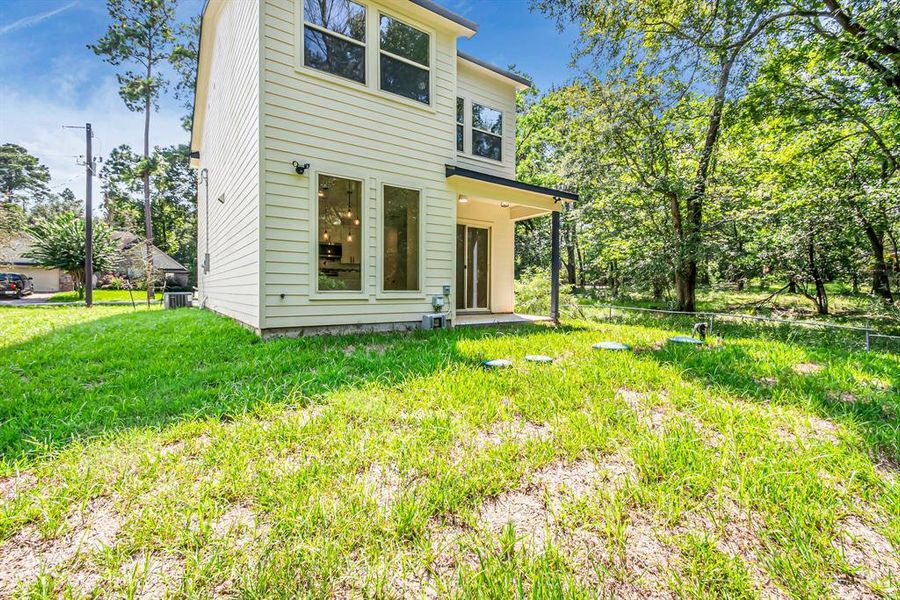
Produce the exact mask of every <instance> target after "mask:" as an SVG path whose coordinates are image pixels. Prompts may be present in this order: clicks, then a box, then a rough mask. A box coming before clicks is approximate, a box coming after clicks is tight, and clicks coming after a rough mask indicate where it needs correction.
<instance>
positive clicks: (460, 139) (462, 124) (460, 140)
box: [456, 98, 466, 152]
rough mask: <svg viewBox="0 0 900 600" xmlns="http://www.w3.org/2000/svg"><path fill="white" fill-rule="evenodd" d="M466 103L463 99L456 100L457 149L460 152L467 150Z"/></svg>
mask: <svg viewBox="0 0 900 600" xmlns="http://www.w3.org/2000/svg"><path fill="white" fill-rule="evenodd" d="M465 129H466V101H465V100H463V99H462V98H457V99H456V149H457V150H458V151H459V152H462V151H464V150H465V145H466V140H465V137H466V133H465Z"/></svg>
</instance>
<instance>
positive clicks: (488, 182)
mask: <svg viewBox="0 0 900 600" xmlns="http://www.w3.org/2000/svg"><path fill="white" fill-rule="evenodd" d="M447 180H448V182H449V183H450V186H451V189H452V190H453V191H454V192H456V197H457V205H456V244H455V248H456V252H455V261H456V264H455V273H456V275H455V282H454V283H455V285H454V288H455V294H454V297H453V298H451V302H452V309H453V321H454V323H455V324H457V325H500V324H512V323H534V322H539V321H551V320H552V321H557V320H558V319H559V270H560V219H559V217H560V210H561V209H562V207H563V204H564V203H565V202H574V201H575V200H577V198H578V196H577V194H574V193H571V192H564V191H561V190H554V189H550V188H545V187H541V186H536V185H531V184H526V183H521V182H519V181H515V180H513V179H507V178H503V177H498V176H496V175H491V174H487V173H482V172H479V171H473V170H470V169H464V168H461V167H455V166H451V165H447ZM545 215H550V216H551V219H550V226H549V228H548V231H547V235H548V236H549V237H550V242H551V256H550V273H551V297H550V314H548V315H517V314H516V313H515V294H514V280H515V272H514V271H515V224H516V223H517V222H518V221H522V220H525V219H533V218H536V217H540V216H545Z"/></svg>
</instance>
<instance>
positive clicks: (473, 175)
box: [445, 165, 578, 204]
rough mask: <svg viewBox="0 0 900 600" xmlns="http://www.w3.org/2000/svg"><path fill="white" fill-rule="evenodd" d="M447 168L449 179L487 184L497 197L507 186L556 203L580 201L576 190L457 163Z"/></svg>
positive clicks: (509, 188) (500, 195) (507, 188)
mask: <svg viewBox="0 0 900 600" xmlns="http://www.w3.org/2000/svg"><path fill="white" fill-rule="evenodd" d="M445 169H446V175H447V179H462V180H470V181H477V182H480V183H482V184H486V185H487V186H488V188H489V189H491V188H493V189H494V190H495V191H496V194H497V197H502V195H503V192H504V188H505V189H506V190H516V191H518V192H527V193H528V194H533V195H536V196H540V197H543V198H550V199H552V200H553V201H554V203H556V204H559V203H563V202H577V201H578V194H576V193H574V192H566V191H563V190H555V189H553V188H548V187H543V186H540V185H534V184H531V183H523V182H521V181H516V180H515V179H508V178H506V177H500V176H498V175H491V174H490V173H482V172H481V171H473V170H472V169H466V168H463V167H458V166H456V165H445Z"/></svg>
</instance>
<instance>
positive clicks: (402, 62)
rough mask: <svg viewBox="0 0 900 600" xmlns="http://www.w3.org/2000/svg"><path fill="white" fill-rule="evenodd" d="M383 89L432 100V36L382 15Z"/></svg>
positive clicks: (418, 100) (416, 99)
mask: <svg viewBox="0 0 900 600" xmlns="http://www.w3.org/2000/svg"><path fill="white" fill-rule="evenodd" d="M380 30H381V57H380V59H381V61H380V68H381V89H382V90H384V91H386V92H391V93H393V94H398V95H400V96H403V97H405V98H409V99H411V100H415V101H417V102H421V103H423V104H430V103H431V68H430V66H429V62H430V56H431V39H430V36H429V35H428V34H427V33H425V32H424V31H419V30H418V29H416V28H415V27H410V26H409V25H407V24H406V23H401V22H400V21H398V20H396V19H393V18H391V17H388V16H385V15H381V22H380Z"/></svg>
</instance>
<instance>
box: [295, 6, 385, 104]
mask: <svg viewBox="0 0 900 600" xmlns="http://www.w3.org/2000/svg"><path fill="white" fill-rule="evenodd" d="M351 1H354V3H355V4H358V5H360V6H362V7H363V10H364V11H365V23H364V25H365V28H364V30H365V32H366V35H365V39H366V41H363V42H361V41H359V40H355V39H353V38H352V37H348V36H346V35H344V34H343V33H338V32H337V31H332V30H331V29H328V28H327V27H323V26H321V25H316V24H315V23H310V22H309V21H307V20H306V13H305V10H304V6H303V0H297V3H298V6H299V8H298V10H299V12H300V19H299V22H300V31H299V38H300V39H299V46H300V56H299V59H300V63H299V64H300V65H302V66H303V68H304V69H308V70H310V71H314V72H317V73H322V74H324V75H327V76H329V77H334V78H337V79H340V80H342V81H345V82H348V83H352V84H356V85H358V86H363V87H368V85H369V60H370V59H369V43H368V40H369V38H370V35H371V33H370V31H369V26H368V24H369V13H370V12H371V11H370V10H369V6H368V5H367V4H366V3H365V2H355V0H351ZM306 27H310V28H312V29H315V30H316V31H320V32H322V33H323V34H325V35H331V36H334V37H336V38H338V39H341V40H343V41H345V42H349V43H351V44H356V45H357V46H362V49H363V57H364V58H365V64H364V65H363V76H364V78H365V81H363V82H359V81H356V80H355V79H350V78H349V77H344V76H343V75H338V74H337V73H331V72H329V71H324V70H322V69H317V68H315V67H311V66H309V65H307V64H306V48H305V47H304V45H305V44H306V34H305V31H304V29H305V28H306Z"/></svg>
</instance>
